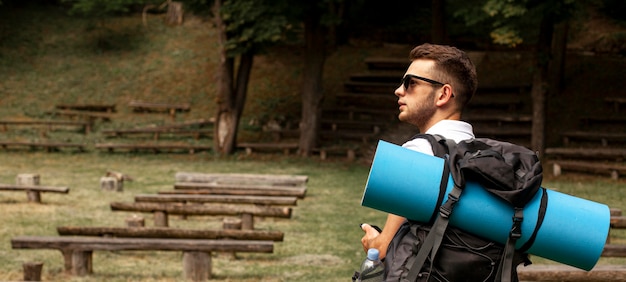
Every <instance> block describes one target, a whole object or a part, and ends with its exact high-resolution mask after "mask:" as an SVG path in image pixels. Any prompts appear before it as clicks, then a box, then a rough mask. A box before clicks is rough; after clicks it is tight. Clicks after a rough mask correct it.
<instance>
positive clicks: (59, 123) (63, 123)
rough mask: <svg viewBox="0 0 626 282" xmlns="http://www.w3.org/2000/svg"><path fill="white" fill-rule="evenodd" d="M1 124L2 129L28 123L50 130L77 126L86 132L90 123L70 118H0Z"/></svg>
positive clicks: (89, 129)
mask: <svg viewBox="0 0 626 282" xmlns="http://www.w3.org/2000/svg"><path fill="white" fill-rule="evenodd" d="M0 125H2V131H7V129H8V126H9V125H11V126H13V125H16V126H22V125H30V126H46V127H47V128H48V130H52V128H53V127H68V126H71V127H79V128H81V130H82V131H83V132H84V133H85V134H88V133H89V132H91V123H89V122H87V121H71V120H0Z"/></svg>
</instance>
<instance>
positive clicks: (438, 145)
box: [411, 133, 454, 158]
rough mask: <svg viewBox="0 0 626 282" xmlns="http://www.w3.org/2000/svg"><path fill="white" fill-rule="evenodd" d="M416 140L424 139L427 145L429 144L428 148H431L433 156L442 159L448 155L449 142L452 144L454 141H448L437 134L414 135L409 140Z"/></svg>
mask: <svg viewBox="0 0 626 282" xmlns="http://www.w3.org/2000/svg"><path fill="white" fill-rule="evenodd" d="M417 138H422V139H426V141H428V143H430V146H431V147H432V148H433V155H435V156H437V157H440V158H443V157H444V156H445V155H447V154H449V152H450V144H449V142H452V143H453V144H454V141H452V140H448V139H446V138H445V137H443V136H441V135H438V134H436V135H433V134H425V133H420V134H417V135H414V136H413V137H412V138H411V140H413V139H417Z"/></svg>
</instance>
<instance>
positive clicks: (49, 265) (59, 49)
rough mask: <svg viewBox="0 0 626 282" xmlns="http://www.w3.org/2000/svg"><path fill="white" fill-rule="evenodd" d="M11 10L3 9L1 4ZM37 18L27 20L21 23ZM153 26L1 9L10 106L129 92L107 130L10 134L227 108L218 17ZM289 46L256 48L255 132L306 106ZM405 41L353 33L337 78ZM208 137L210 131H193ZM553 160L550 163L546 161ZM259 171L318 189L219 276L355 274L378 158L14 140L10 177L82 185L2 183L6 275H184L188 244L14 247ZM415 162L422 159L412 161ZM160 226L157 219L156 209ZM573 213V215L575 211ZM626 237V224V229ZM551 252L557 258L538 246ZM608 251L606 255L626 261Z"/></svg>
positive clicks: (217, 265) (40, 114)
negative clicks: (375, 40)
mask: <svg viewBox="0 0 626 282" xmlns="http://www.w3.org/2000/svg"><path fill="white" fill-rule="evenodd" d="M3 12H4V13H6V11H3V10H1V9H0V13H3ZM15 22H20V23H22V22H24V23H26V24H25V25H20V26H23V27H24V29H20V31H19V32H18V31H17V30H13V29H10V28H8V27H10V26H11V24H14V23H15ZM148 23H149V24H148V26H147V27H144V26H143V25H142V23H141V18H140V16H138V15H137V16H132V17H120V18H116V19H112V20H110V21H107V22H104V23H94V22H92V21H89V20H87V19H75V18H69V17H67V16H66V15H64V14H63V13H62V12H61V11H55V10H46V11H38V10H18V11H14V13H11V14H10V15H7V14H0V27H1V28H0V77H2V80H0V118H14V119H39V118H47V116H46V115H45V114H44V112H45V111H48V110H52V109H53V108H54V105H55V104H60V103H115V104H117V105H118V111H119V113H118V114H117V116H116V118H115V119H114V120H113V121H112V122H110V123H97V124H96V128H95V132H94V133H93V134H88V135H84V134H80V133H77V132H72V131H68V130H58V131H40V130H32V129H28V128H22V129H18V128H11V129H10V130H8V131H6V132H0V138H1V139H10V140H14V139H18V140H31V141H33V140H40V139H52V140H63V141H68V142H77V143H85V144H87V145H93V144H94V143H96V142H100V141H106V140H105V138H104V137H103V136H102V135H101V134H99V132H98V131H99V130H102V129H108V128H126V127H130V126H135V125H147V124H164V123H167V122H169V119H168V118H167V117H166V116H164V115H137V114H133V113H131V112H130V110H129V109H128V108H127V107H125V105H127V103H128V102H130V101H132V100H147V101H152V102H172V103H174V102H176V103H178V102H188V103H191V104H192V110H191V111H190V112H189V113H187V114H181V115H178V119H179V121H182V120H189V119H195V118H210V117H212V116H213V110H214V99H215V97H214V96H213V95H214V92H215V85H214V84H213V83H212V81H214V73H215V67H216V63H217V59H218V56H217V47H216V43H215V42H216V38H215V36H216V35H215V32H214V30H213V29H212V25H211V23H210V22H207V21H203V20H201V19H197V18H193V17H187V18H186V23H185V24H184V25H183V26H180V27H167V26H164V25H163V24H162V21H161V19H160V18H159V17H157V16H151V17H150V18H149V20H148ZM286 49H287V48H285V49H277V50H273V51H272V52H269V53H267V54H263V55H261V56H259V57H258V58H255V60H256V61H255V67H254V70H253V72H252V78H251V82H250V93H249V96H248V97H249V98H248V101H247V104H246V108H245V111H244V116H243V121H242V122H243V124H244V125H243V131H242V134H241V138H255V137H258V136H257V135H258V132H259V127H260V124H262V123H263V121H267V120H268V119H270V118H287V119H289V118H293V117H297V116H298V115H299V114H298V112H299V107H300V106H299V92H298V83H296V82H297V81H298V80H299V77H300V67H301V63H302V60H301V57H300V56H299V51H298V50H297V48H293V49H289V50H286ZM389 52H399V54H401V55H405V53H406V50H405V49H403V48H400V49H399V51H393V50H389V48H387V49H385V48H381V47H380V46H378V47H377V46H374V45H366V46H359V47H358V48H356V47H350V46H347V47H342V48H340V49H338V50H337V51H336V52H335V53H333V55H332V56H331V57H330V58H329V59H328V63H327V65H326V67H327V71H326V72H325V78H326V80H325V85H324V87H325V91H327V92H328V93H327V94H328V97H329V98H328V99H329V100H330V101H332V93H335V92H337V91H340V89H341V87H342V86H341V82H342V81H343V79H345V77H346V74H347V73H351V72H355V71H359V70H362V69H363V64H362V61H363V58H365V57H367V56H373V55H380V54H389ZM182 141H184V142H207V143H209V144H210V140H201V141H194V140H182ZM107 170H115V171H120V172H123V173H125V174H128V175H130V176H132V177H133V179H134V181H132V182H126V183H124V191H123V192H110V191H102V190H101V189H100V186H99V185H100V184H99V179H100V177H102V176H104V174H105V173H106V171H107ZM546 170H547V169H546ZM180 171H186V172H249V173H274V174H303V175H308V176H309V183H308V193H307V196H306V197H305V199H302V200H300V201H298V206H297V207H295V209H294V213H293V215H292V218H291V219H266V220H261V221H259V222H256V223H255V226H256V227H257V228H259V229H265V230H280V231H283V232H284V233H285V239H284V241H283V242H278V243H276V244H275V249H274V253H272V254H238V258H237V259H236V260H230V259H228V258H226V257H221V256H216V257H214V259H213V274H214V280H215V281H347V280H349V279H350V277H351V275H352V272H353V271H354V270H355V269H357V268H358V266H359V264H360V262H361V260H362V259H363V257H364V253H363V251H362V249H361V244H360V238H361V236H362V232H361V231H360V229H359V228H358V226H359V223H361V222H371V223H375V224H378V225H382V224H383V223H384V219H385V214H383V213H382V212H379V211H375V210H372V209H369V208H364V207H361V206H360V200H361V195H362V192H363V188H364V185H365V183H366V180H367V175H368V172H369V167H368V166H367V165H363V164H360V163H359V162H356V163H346V162H343V161H340V160H336V159H335V160H330V161H320V160H319V159H318V158H311V159H302V158H298V157H288V156H287V157H286V156H282V155H271V154H261V155H256V156H245V155H243V154H236V155H233V156H229V157H223V158H218V157H216V156H214V155H213V154H211V153H207V152H204V153H199V154H194V155H188V154H145V153H142V154H131V153H115V154H108V153H105V152H98V151H95V150H89V151H88V152H85V153H76V152H72V151H71V150H63V151H62V152H59V153H44V152H42V151H24V150H0V183H14V182H15V178H16V176H17V174H20V173H37V174H39V175H40V176H41V184H42V185H47V186H68V187H70V193H69V194H68V195H58V194H45V193H44V194H43V195H42V200H43V203H42V204H32V203H28V202H27V201H26V195H25V193H23V192H0V212H1V213H2V216H0V281H7V280H20V279H21V278H22V263H23V262H27V261H42V262H44V273H43V277H42V278H43V280H44V281H180V280H181V277H182V256H181V253H179V252H145V251H144V252H103V251H102V252H95V253H94V263H93V268H94V272H95V274H94V275H93V276H88V277H83V278H76V277H71V276H68V275H66V274H64V273H63V260H62V256H61V254H60V252H58V251H53V250H13V249H11V246H10V238H12V237H13V236H17V235H55V234H56V227H57V226H62V225H79V226H124V225H125V219H126V218H128V217H129V216H131V214H130V213H127V212H112V211H111V210H110V207H109V203H110V202H113V201H132V200H133V197H134V195H135V194H140V193H156V192H157V191H160V190H167V189H172V186H173V184H174V175H175V173H176V172H180ZM407 173H410V172H407ZM625 183H626V182H625V181H624V180H619V181H612V180H610V179H609V178H608V177H590V176H579V175H573V176H571V175H566V176H563V177H560V178H558V179H553V178H551V177H550V176H548V175H547V176H546V180H545V182H544V187H547V188H553V189H557V190H559V191H561V192H564V193H568V194H573V195H575V196H579V197H583V198H586V199H590V200H593V201H598V202H601V203H606V204H608V205H609V206H611V207H614V208H621V209H624V210H626V201H624V200H625V199H624V198H625V197H626V190H625V189H624V184H625ZM143 216H144V217H146V224H147V225H148V226H150V225H152V224H153V221H152V218H151V216H150V215H148V214H145V215H143ZM564 220H567V219H564ZM220 222H221V221H220V218H216V217H201V216H198V217H189V218H188V219H186V220H182V219H180V218H177V217H172V218H171V219H170V225H171V226H173V227H181V228H205V227H206V228H219V226H220ZM612 237H613V241H614V242H626V233H625V232H622V231H617V232H613V233H612ZM535 262H537V263H550V262H548V261H545V260H543V259H540V258H536V259H535ZM624 262H625V261H624V260H623V259H605V258H602V259H601V261H600V263H624Z"/></svg>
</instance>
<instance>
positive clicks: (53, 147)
mask: <svg viewBox="0 0 626 282" xmlns="http://www.w3.org/2000/svg"><path fill="white" fill-rule="evenodd" d="M0 147H2V148H3V149H8V148H9V147H27V148H30V149H31V150H32V149H36V148H43V149H45V150H46V151H47V152H54V151H59V150H60V149H61V148H75V149H78V151H79V152H84V151H85V148H86V146H85V145H83V144H76V143H63V142H47V141H44V142H30V141H0Z"/></svg>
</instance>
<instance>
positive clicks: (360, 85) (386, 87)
mask: <svg viewBox="0 0 626 282" xmlns="http://www.w3.org/2000/svg"><path fill="white" fill-rule="evenodd" d="M343 86H344V88H345V89H346V90H347V91H349V92H355V93H363V92H365V93H388V94H387V95H390V96H393V92H394V90H396V88H398V86H400V81H399V80H398V82H395V83H393V82H369V81H346V82H344V83H343ZM394 98H396V97H395V96H394Z"/></svg>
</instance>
